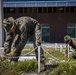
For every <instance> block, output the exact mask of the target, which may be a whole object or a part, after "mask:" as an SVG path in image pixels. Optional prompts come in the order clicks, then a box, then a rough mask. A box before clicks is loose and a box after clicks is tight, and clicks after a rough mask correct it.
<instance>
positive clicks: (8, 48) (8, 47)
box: [4, 33, 13, 53]
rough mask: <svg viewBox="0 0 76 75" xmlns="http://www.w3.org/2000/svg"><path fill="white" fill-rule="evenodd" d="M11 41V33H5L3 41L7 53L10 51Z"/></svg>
mask: <svg viewBox="0 0 76 75" xmlns="http://www.w3.org/2000/svg"><path fill="white" fill-rule="evenodd" d="M12 41H13V33H6V40H5V43H4V52H5V53H9V52H10V51H11V45H12Z"/></svg>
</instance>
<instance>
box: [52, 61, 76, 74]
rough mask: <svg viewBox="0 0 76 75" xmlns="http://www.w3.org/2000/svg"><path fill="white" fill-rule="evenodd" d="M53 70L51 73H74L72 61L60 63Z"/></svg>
mask: <svg viewBox="0 0 76 75" xmlns="http://www.w3.org/2000/svg"><path fill="white" fill-rule="evenodd" d="M53 71H54V72H53V74H52V75H76V69H75V68H74V66H73V63H69V62H63V63H60V64H59V66H58V67H57V68H55V69H54V70H53Z"/></svg>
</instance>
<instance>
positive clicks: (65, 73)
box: [0, 47, 76, 75]
mask: <svg viewBox="0 0 76 75" xmlns="http://www.w3.org/2000/svg"><path fill="white" fill-rule="evenodd" d="M31 50H33V48H32V47H27V48H26V49H24V50H23V51H22V54H25V53H28V52H30V51H31ZM45 50H46V51H48V53H49V54H47V53H46V52H45V51H44V55H45V56H46V58H47V59H46V61H45V62H46V63H47V62H48V61H51V59H50V60H49V58H51V56H50V55H53V56H54V57H56V58H57V59H59V60H65V61H66V62H56V60H54V61H53V62H52V63H50V64H49V65H46V68H47V70H46V71H44V72H42V73H41V74H42V75H76V60H75V59H73V58H72V54H71V55H70V57H69V58H65V57H64V53H63V52H60V49H59V48H58V49H57V50H55V48H45ZM64 50H65V49H64ZM34 53H35V52H32V54H34ZM53 59H54V58H53ZM72 61H74V62H72ZM37 65H38V63H37V61H36V60H28V61H27V60H25V61H19V62H18V63H14V64H11V63H10V62H8V61H6V62H0V75H21V74H22V73H25V75H26V73H30V74H31V73H36V74H37V73H38V72H37Z"/></svg>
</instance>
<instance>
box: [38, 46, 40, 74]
mask: <svg viewBox="0 0 76 75" xmlns="http://www.w3.org/2000/svg"><path fill="white" fill-rule="evenodd" d="M38 73H40V46H38Z"/></svg>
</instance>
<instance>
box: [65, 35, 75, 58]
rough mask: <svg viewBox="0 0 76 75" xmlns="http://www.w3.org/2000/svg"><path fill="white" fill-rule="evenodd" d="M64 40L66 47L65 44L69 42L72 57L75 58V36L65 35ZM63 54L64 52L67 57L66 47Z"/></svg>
mask: <svg viewBox="0 0 76 75" xmlns="http://www.w3.org/2000/svg"><path fill="white" fill-rule="evenodd" d="M64 42H65V43H66V48H67V46H68V44H69V45H70V46H71V47H72V48H73V49H74V53H73V58H75V59H76V38H72V37H70V36H68V35H66V36H65V37H64ZM65 54H66V57H67V55H68V49H66V52H65Z"/></svg>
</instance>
